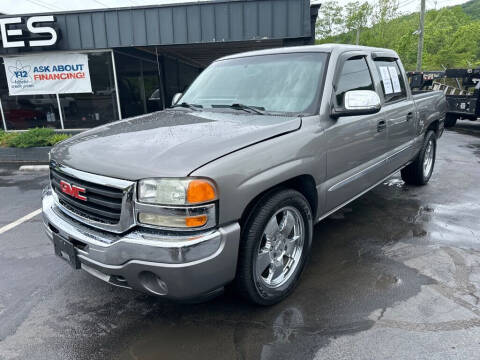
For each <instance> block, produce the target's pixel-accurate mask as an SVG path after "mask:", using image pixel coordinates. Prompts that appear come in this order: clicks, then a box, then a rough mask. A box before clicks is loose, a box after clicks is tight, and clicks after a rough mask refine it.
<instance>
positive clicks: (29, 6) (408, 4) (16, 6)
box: [0, 0, 468, 14]
mask: <svg viewBox="0 0 480 360" xmlns="http://www.w3.org/2000/svg"><path fill="white" fill-rule="evenodd" d="M204 1H208V0H204ZM370 1H371V2H372V3H373V2H374V0H370ZM467 1H468V0H427V8H428V9H433V8H435V3H436V4H437V8H440V7H444V6H451V5H457V4H462V3H465V2H467ZM175 2H183V3H185V2H199V1H198V0H157V1H155V0H0V12H1V13H4V14H29V13H39V12H54V11H69V10H81V9H98V8H115V7H125V6H140V5H155V4H168V3H175ZM316 2H321V1H316ZM348 2H349V0H339V3H342V4H345V3H348ZM419 8H420V0H400V10H401V11H402V12H412V11H418V9H419Z"/></svg>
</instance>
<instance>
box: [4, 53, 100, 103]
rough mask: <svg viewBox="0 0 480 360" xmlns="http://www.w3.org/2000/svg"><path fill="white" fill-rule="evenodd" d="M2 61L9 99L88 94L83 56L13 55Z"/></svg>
mask: <svg viewBox="0 0 480 360" xmlns="http://www.w3.org/2000/svg"><path fill="white" fill-rule="evenodd" d="M3 60H4V63H5V73H6V75H7V82H8V90H9V93H10V95H11V96H14V95H42V94H47V95H48V94H73V93H91V92H92V83H91V81H90V71H89V68H88V55H86V54H45V55H30V56H18V57H17V56H16V57H5V58H4V59H3Z"/></svg>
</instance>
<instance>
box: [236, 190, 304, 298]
mask: <svg viewBox="0 0 480 360" xmlns="http://www.w3.org/2000/svg"><path fill="white" fill-rule="evenodd" d="M292 219H293V220H292ZM285 221H286V222H285ZM292 221H293V223H292ZM275 223H276V224H277V225H278V227H275ZM285 223H286V224H289V225H288V226H282V225H284V224H285ZM291 224H294V225H293V227H291ZM290 227H291V231H289V230H288V229H290ZM275 229H276V230H277V231H275ZM282 229H283V231H281V230H282ZM287 232H288V234H287ZM266 233H268V234H270V235H266ZM312 233H313V221H312V211H311V209H310V205H309V203H308V201H307V199H306V198H305V197H304V196H303V195H302V194H301V193H300V192H298V191H296V190H290V189H283V190H278V191H275V192H273V193H268V194H267V195H265V196H264V197H263V198H261V199H260V200H259V201H258V202H257V205H256V206H255V207H254V208H253V209H252V211H251V213H250V215H249V216H248V217H247V220H246V221H245V225H244V226H242V238H241V242H240V249H239V258H238V266H237V276H236V279H235V287H236V290H237V293H239V294H240V295H241V296H242V297H244V298H245V299H247V300H248V301H250V302H252V303H254V304H257V305H264V306H267V305H273V304H275V303H278V302H279V301H281V300H283V299H284V298H286V297H287V296H288V295H289V294H290V293H291V292H292V291H293V289H294V288H295V286H296V285H297V283H298V281H299V278H300V275H301V274H302V271H303V269H304V267H305V263H306V261H307V259H308V255H309V253H310V248H311V244H312ZM296 237H298V239H297V240H293V239H295V238H296ZM282 254H284V255H282ZM294 259H296V260H295V261H294ZM263 267H265V269H264V271H262V269H263ZM282 268H283V270H282V272H281V273H280V270H281V269H282ZM274 270H275V271H274Z"/></svg>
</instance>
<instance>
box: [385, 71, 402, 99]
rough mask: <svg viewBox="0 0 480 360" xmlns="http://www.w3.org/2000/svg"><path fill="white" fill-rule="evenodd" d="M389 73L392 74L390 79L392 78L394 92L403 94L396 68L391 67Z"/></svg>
mask: <svg viewBox="0 0 480 360" xmlns="http://www.w3.org/2000/svg"><path fill="white" fill-rule="evenodd" d="M388 71H389V72H390V77H391V78H392V84H393V92H394V93H401V92H402V88H401V87H400V80H398V72H397V68H396V67H395V66H389V67H388Z"/></svg>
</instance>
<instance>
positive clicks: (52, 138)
mask: <svg viewBox="0 0 480 360" xmlns="http://www.w3.org/2000/svg"><path fill="white" fill-rule="evenodd" d="M69 137H70V135H67V134H53V135H52V136H50V137H49V138H48V143H49V145H52V146H53V145H55V144H58V143H59V142H60V141H63V140H67V139H68V138H69Z"/></svg>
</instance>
